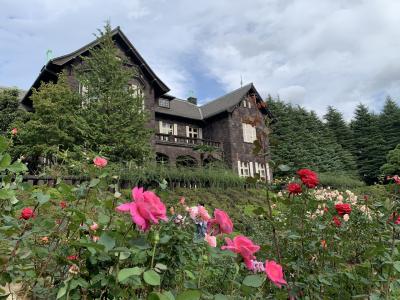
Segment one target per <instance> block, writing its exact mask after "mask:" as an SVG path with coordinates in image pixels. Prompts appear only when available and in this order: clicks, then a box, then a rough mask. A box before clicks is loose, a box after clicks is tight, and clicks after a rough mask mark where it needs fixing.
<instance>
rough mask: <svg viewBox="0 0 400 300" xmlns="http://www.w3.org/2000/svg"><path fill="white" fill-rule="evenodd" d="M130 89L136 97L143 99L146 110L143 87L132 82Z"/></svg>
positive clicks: (143, 107) (143, 106)
mask: <svg viewBox="0 0 400 300" xmlns="http://www.w3.org/2000/svg"><path fill="white" fill-rule="evenodd" d="M129 89H130V92H131V95H132V96H133V97H135V98H139V99H140V100H141V101H142V110H143V111H144V109H145V105H144V92H143V89H142V88H141V87H140V86H138V85H137V84H134V83H131V84H129Z"/></svg>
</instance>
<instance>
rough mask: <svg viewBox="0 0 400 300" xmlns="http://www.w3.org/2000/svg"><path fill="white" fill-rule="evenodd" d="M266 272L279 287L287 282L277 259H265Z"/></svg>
mask: <svg viewBox="0 0 400 300" xmlns="http://www.w3.org/2000/svg"><path fill="white" fill-rule="evenodd" d="M265 273H266V274H267V276H268V278H269V280H271V281H272V283H273V284H275V285H276V286H277V287H278V288H281V287H282V285H283V284H287V282H286V280H285V279H284V278H283V271H282V266H281V265H279V264H277V263H276V262H275V261H273V260H270V261H268V260H266V261H265Z"/></svg>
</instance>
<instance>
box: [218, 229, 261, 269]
mask: <svg viewBox="0 0 400 300" xmlns="http://www.w3.org/2000/svg"><path fill="white" fill-rule="evenodd" d="M225 242H226V244H227V245H226V246H222V247H221V249H222V250H225V249H226V250H230V251H232V252H234V253H238V254H240V255H241V256H242V257H243V260H244V263H245V264H246V267H247V268H248V269H250V270H252V267H253V264H252V260H254V259H256V257H255V256H254V253H256V252H257V251H258V250H260V246H258V245H256V244H254V243H253V241H252V240H250V239H249V238H247V237H245V236H243V235H238V236H235V237H234V238H233V240H231V239H230V238H225Z"/></svg>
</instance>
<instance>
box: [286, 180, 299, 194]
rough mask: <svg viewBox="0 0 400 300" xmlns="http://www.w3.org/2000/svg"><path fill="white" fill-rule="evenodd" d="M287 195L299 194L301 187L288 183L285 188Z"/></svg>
mask: <svg viewBox="0 0 400 300" xmlns="http://www.w3.org/2000/svg"><path fill="white" fill-rule="evenodd" d="M287 189H288V191H289V194H293V195H298V194H301V192H302V190H301V185H300V184H298V183H295V182H292V183H289V184H288V187H287Z"/></svg>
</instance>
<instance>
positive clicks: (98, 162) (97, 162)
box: [93, 156, 108, 168]
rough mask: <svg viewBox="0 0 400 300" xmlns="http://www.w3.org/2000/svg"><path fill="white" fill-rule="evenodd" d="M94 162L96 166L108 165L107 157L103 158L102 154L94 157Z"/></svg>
mask: <svg viewBox="0 0 400 300" xmlns="http://www.w3.org/2000/svg"><path fill="white" fill-rule="evenodd" d="M93 163H94V165H95V166H96V167H98V168H104V167H105V166H107V163H108V162H107V159H105V158H103V157H100V156H96V157H95V158H94V159H93Z"/></svg>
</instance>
